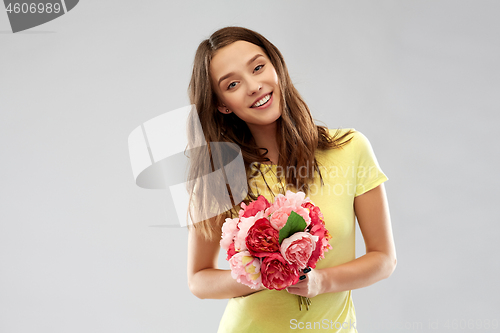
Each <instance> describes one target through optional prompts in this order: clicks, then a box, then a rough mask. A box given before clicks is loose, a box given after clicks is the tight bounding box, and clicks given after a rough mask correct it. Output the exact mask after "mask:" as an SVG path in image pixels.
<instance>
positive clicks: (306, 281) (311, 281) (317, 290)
mask: <svg viewBox="0 0 500 333" xmlns="http://www.w3.org/2000/svg"><path fill="white" fill-rule="evenodd" d="M299 275H300V276H305V277H304V278H302V280H299V282H297V283H296V284H294V285H292V286H290V287H288V288H286V290H287V291H288V292H289V293H290V294H295V295H298V296H304V297H309V298H311V297H314V296H317V295H319V294H322V293H323V290H322V288H321V285H322V283H321V281H322V280H321V278H322V275H321V274H320V272H319V271H318V270H314V269H311V268H309V267H308V268H306V269H304V270H301V271H300V273H299Z"/></svg>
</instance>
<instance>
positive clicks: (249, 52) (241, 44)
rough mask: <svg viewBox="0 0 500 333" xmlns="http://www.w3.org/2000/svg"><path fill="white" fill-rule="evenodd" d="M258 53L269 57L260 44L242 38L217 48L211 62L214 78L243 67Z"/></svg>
mask: <svg viewBox="0 0 500 333" xmlns="http://www.w3.org/2000/svg"><path fill="white" fill-rule="evenodd" d="M256 54H262V55H263V56H264V57H265V58H267V55H266V52H265V51H264V50H263V49H262V48H261V47H260V46H257V45H255V44H252V43H249V42H246V41H241V40H239V41H236V42H234V43H231V44H229V45H227V46H225V47H223V48H221V49H219V50H217V52H216V53H215V55H214V56H213V57H212V61H211V62H210V72H211V74H212V78H213V79H218V78H219V77H221V76H222V75H224V74H227V73H229V72H233V71H237V70H239V69H241V68H242V67H244V66H246V65H247V62H248V61H249V60H250V59H252V57H253V56H255V55H256Z"/></svg>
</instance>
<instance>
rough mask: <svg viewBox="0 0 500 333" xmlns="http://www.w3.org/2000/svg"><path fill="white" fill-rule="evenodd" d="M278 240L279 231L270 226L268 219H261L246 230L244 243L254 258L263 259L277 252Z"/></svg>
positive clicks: (278, 248) (278, 247)
mask: <svg viewBox="0 0 500 333" xmlns="http://www.w3.org/2000/svg"><path fill="white" fill-rule="evenodd" d="M279 238H280V234H279V231H278V230H276V229H274V228H273V227H272V226H271V224H270V223H269V220H268V219H266V218H262V219H259V220H257V221H255V223H254V225H253V226H252V227H251V228H250V229H249V230H248V234H247V237H246V238H245V243H246V246H247V249H248V251H249V252H250V253H251V254H252V255H253V256H254V257H265V256H267V255H269V253H270V252H279V250H280V243H279Z"/></svg>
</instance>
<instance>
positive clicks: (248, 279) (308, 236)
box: [220, 191, 332, 310]
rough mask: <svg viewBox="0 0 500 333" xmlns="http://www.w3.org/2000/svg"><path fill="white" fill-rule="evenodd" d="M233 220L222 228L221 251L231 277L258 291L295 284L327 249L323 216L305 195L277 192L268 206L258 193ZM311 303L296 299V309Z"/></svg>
mask: <svg viewBox="0 0 500 333" xmlns="http://www.w3.org/2000/svg"><path fill="white" fill-rule="evenodd" d="M238 215H239V216H238V217H237V218H233V219H231V218H227V219H226V221H225V222H224V224H223V225H222V239H221V241H220V245H221V247H222V248H223V249H224V250H226V251H227V260H228V261H229V264H230V267H231V276H232V277H233V278H234V279H236V280H237V281H238V282H239V283H242V284H245V285H247V286H249V287H250V288H252V289H258V288H259V287H260V285H261V283H262V285H264V287H266V288H267V289H276V290H282V289H285V288H287V287H289V286H291V285H293V284H295V283H297V282H298V281H299V272H300V270H303V269H305V268H306V267H312V268H315V267H316V262H317V261H318V260H319V259H320V258H324V253H325V252H326V251H328V250H329V249H331V248H332V247H331V245H330V244H329V243H328V240H329V239H330V238H331V235H330V233H329V232H328V230H326V228H325V222H324V220H323V214H321V211H320V209H319V207H317V206H315V205H314V204H313V203H312V202H311V201H310V200H309V198H306V197H305V193H304V192H297V193H294V192H292V191H287V192H286V194H285V195H283V194H278V195H277V196H276V197H275V200H274V202H273V203H272V204H270V203H269V201H267V199H266V198H265V197H263V196H262V195H261V196H259V197H258V198H257V200H256V201H253V202H251V203H250V204H248V205H246V204H245V203H241V210H240V211H239V214H238ZM302 304H305V305H306V307H307V309H308V310H309V305H310V304H311V301H310V300H309V298H307V297H302V296H299V308H300V309H301V310H302Z"/></svg>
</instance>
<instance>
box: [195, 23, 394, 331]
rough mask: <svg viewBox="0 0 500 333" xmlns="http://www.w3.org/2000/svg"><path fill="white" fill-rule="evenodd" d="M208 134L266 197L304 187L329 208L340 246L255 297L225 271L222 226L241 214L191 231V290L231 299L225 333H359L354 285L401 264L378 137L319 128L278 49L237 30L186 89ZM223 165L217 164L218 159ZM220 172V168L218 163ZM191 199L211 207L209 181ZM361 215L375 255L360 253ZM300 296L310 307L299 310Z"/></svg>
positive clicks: (198, 65) (203, 161)
mask: <svg viewBox="0 0 500 333" xmlns="http://www.w3.org/2000/svg"><path fill="white" fill-rule="evenodd" d="M189 88H190V89H189V91H190V99H191V102H192V104H194V105H195V106H196V109H197V112H198V116H199V118H200V121H201V125H202V128H203V134H204V139H205V140H206V142H207V143H208V144H209V143H210V142H229V143H234V144H237V145H238V146H239V148H240V149H241V152H242V155H243V159H244V162H245V168H246V173H247V184H248V190H249V194H248V197H247V198H246V200H245V202H247V203H248V202H249V201H251V200H254V199H255V198H256V197H257V196H258V195H259V194H262V195H264V196H265V197H266V198H267V199H268V200H269V201H272V200H273V196H275V195H276V194H278V193H284V191H285V190H287V189H290V190H292V191H299V190H300V191H304V192H306V194H307V196H308V197H309V198H310V199H311V201H312V202H313V203H314V204H315V205H317V206H319V207H320V209H321V211H322V213H323V215H324V220H325V223H326V228H327V229H328V230H329V232H330V234H331V235H332V238H331V239H330V244H331V246H332V249H331V250H330V251H328V252H326V254H325V258H324V259H322V260H320V261H319V262H318V264H317V266H316V268H315V269H312V270H309V269H307V270H305V271H303V272H301V275H303V276H304V277H301V280H299V282H298V283H297V284H295V285H293V286H290V287H288V288H286V289H284V290H281V291H277V290H268V289H266V288H264V287H261V288H260V289H259V290H257V291H256V290H253V289H250V288H249V287H247V286H245V285H243V284H240V283H238V282H236V280H234V279H233V278H232V277H231V272H230V271H229V270H222V269H219V268H218V265H217V261H218V253H219V249H220V247H219V241H220V239H221V227H222V224H223V222H224V220H225V218H227V217H234V216H237V214H238V213H237V212H238V209H239V202H234V204H235V206H234V207H233V209H230V210H227V211H226V212H225V213H223V214H220V215H218V216H216V217H214V218H210V219H206V220H204V221H201V222H198V223H195V224H193V225H192V226H191V227H190V228H189V240H188V284H189V288H190V290H191V292H192V293H193V294H194V295H196V296H197V297H199V298H202V299H204V298H212V299H223V298H228V299H230V300H229V302H228V305H227V308H226V311H225V313H224V315H223V317H222V319H221V322H220V326H219V332H260V333H265V332H285V331H289V330H290V329H301V328H302V329H307V330H308V331H311V332H314V331H315V330H317V331H321V332H323V331H324V330H325V329H327V330H329V331H331V332H337V331H338V332H357V330H356V315H355V310H354V305H353V302H352V296H351V290H352V289H357V288H362V287H366V286H369V285H371V284H373V283H375V282H377V281H380V280H382V279H385V278H388V277H389V276H390V275H391V274H392V272H393V271H394V268H395V266H396V251H395V246H394V242H393V236H392V231H391V222H390V217H389V208H388V204H387V199H386V194H385V190H384V186H383V184H382V183H383V182H385V181H386V180H387V177H386V176H385V175H384V173H383V172H382V171H381V170H380V167H379V165H378V163H377V160H376V158H375V155H374V153H373V150H372V148H371V146H370V143H369V141H368V140H367V138H366V137H365V136H363V135H362V134H361V133H360V132H357V131H355V130H337V131H332V130H329V129H327V128H325V127H321V126H317V125H315V124H314V122H313V119H312V117H311V114H310V111H309V109H308V107H307V105H306V104H305V103H304V101H303V100H302V98H301V97H300V95H299V93H298V92H297V90H296V89H295V88H294V86H293V84H292V82H291V80H290V77H289V75H288V70H287V67H286V65H285V61H284V59H283V57H282V55H281V53H280V52H279V50H278V49H277V48H276V47H275V46H274V45H273V44H271V43H270V42H269V41H268V40H267V39H266V38H264V37H263V36H261V35H260V34H258V33H256V32H254V31H251V30H248V29H245V28H240V27H227V28H223V29H220V30H218V31H216V32H215V33H214V34H212V36H210V38H209V39H207V40H205V41H203V42H202V43H201V44H200V45H199V47H198V50H197V52H196V56H195V60H194V67H193V74H192V78H191V83H190V86H189ZM201 155H203V154H196V155H195V156H192V157H191V158H192V161H191V162H192V163H191V168H190V178H191V179H201V178H199V177H200V176H202V175H205V174H208V173H210V170H211V169H210V168H211V166H210V164H211V163H213V161H212V160H210V161H212V162H211V163H207V161H209V159H207V156H201ZM211 158H212V159H215V157H211ZM212 167H213V166H212ZM194 186H195V189H196V190H192V192H191V199H192V201H191V205H190V214H191V216H194V215H195V214H196V212H200V211H203V210H205V209H208V208H207V207H211V205H213V204H214V202H211V203H210V198H211V195H210V184H209V183H201V182H199V183H198V184H197V185H194ZM355 217H356V218H357V219H358V223H359V226H360V229H361V231H362V234H363V238H364V241H365V244H366V254H365V255H363V256H361V257H359V258H357V259H356V258H355V244H354V238H355ZM297 295H300V296H305V297H309V298H310V299H311V301H312V304H311V307H310V309H309V310H308V311H305V309H303V310H302V311H300V310H299V307H298V302H297Z"/></svg>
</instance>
